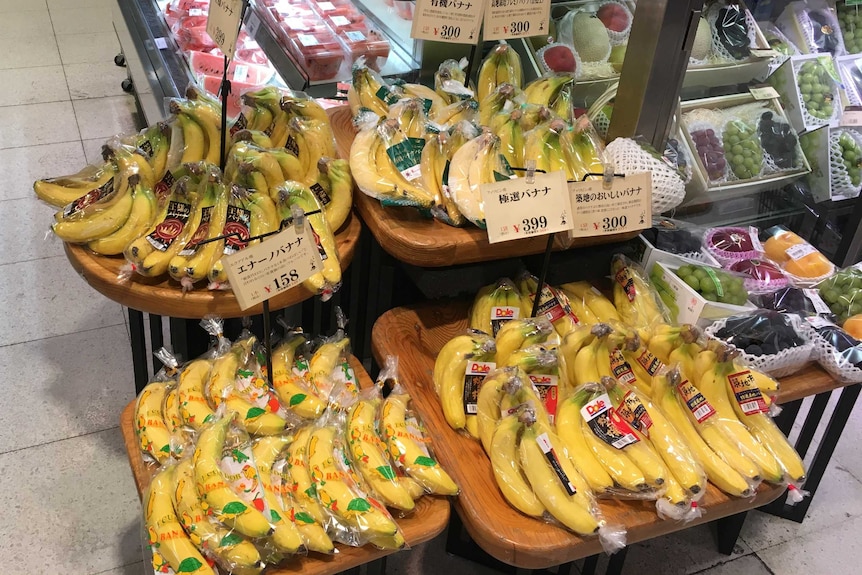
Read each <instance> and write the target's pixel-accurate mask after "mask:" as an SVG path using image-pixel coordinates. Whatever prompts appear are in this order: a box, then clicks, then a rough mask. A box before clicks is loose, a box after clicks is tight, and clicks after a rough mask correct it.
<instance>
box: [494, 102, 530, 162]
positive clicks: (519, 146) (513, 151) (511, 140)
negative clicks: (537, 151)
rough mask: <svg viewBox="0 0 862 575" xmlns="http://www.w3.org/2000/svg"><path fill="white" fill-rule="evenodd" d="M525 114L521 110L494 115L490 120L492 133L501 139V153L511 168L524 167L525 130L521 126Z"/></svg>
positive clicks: (516, 109)
mask: <svg viewBox="0 0 862 575" xmlns="http://www.w3.org/2000/svg"><path fill="white" fill-rule="evenodd" d="M522 116H523V112H522V111H521V109H520V108H515V109H514V110H512V111H505V110H504V111H502V112H499V113H497V114H494V115H493V117H492V118H491V120H490V127H491V131H492V132H494V133H495V134H496V135H497V137H498V138H500V151H501V153H502V154H503V157H505V158H506V161H507V162H508V163H509V166H512V167H515V168H523V167H525V166H524V129H523V127H522V126H521V117H522Z"/></svg>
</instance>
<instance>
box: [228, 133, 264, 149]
mask: <svg viewBox="0 0 862 575" xmlns="http://www.w3.org/2000/svg"><path fill="white" fill-rule="evenodd" d="M236 142H252V143H253V144H255V145H257V146H260V147H261V148H272V147H273V144H272V138H270V137H269V135H267V134H266V133H264V132H261V131H260V130H240V131H238V132H237V133H236V134H234V135H233V139H232V143H236Z"/></svg>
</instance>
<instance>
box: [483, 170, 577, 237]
mask: <svg viewBox="0 0 862 575" xmlns="http://www.w3.org/2000/svg"><path fill="white" fill-rule="evenodd" d="M480 192H481V194H482V201H483V202H484V206H485V224H486V227H487V228H488V241H489V242H490V243H492V244H494V243H497V242H506V241H509V240H516V239H519V238H527V237H531V236H542V235H546V234H552V233H554V232H564V231H566V230H568V229H571V227H572V216H571V213H572V206H571V203H570V201H569V194H568V190H567V188H566V175H565V174H564V173H563V172H552V173H550V174H536V176H535V178H534V180H533V183H531V184H528V183H527V179H526V178H515V179H511V180H503V181H502V182H493V183H490V184H482V186H481V189H480Z"/></svg>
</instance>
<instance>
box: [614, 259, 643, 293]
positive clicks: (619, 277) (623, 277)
mask: <svg viewBox="0 0 862 575" xmlns="http://www.w3.org/2000/svg"><path fill="white" fill-rule="evenodd" d="M614 279H615V280H616V282H617V283H618V284H620V285H621V286H622V288H623V291H624V292H625V293H626V297H627V298H629V301H635V298H636V297H637V295H638V294H637V288H636V287H635V278H634V276H633V275H632V273H631V271H630V270H629V268H628V266H624V267H623V268H622V269H621V270H620V271H618V272H617V273H616V275H615V276H614Z"/></svg>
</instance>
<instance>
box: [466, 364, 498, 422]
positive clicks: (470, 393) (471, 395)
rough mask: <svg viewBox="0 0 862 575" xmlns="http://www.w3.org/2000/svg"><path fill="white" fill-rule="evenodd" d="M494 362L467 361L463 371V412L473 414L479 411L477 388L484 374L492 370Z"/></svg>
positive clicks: (480, 385) (483, 378)
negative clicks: (465, 368)
mask: <svg viewBox="0 0 862 575" xmlns="http://www.w3.org/2000/svg"><path fill="white" fill-rule="evenodd" d="M495 367H496V364H494V362H489V361H468V362H467V371H466V373H464V413H466V414H468V415H475V414H477V413H479V389H480V388H481V387H482V382H483V381H485V376H486V375H488V374H489V373H491V371H493V370H494V368H495Z"/></svg>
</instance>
